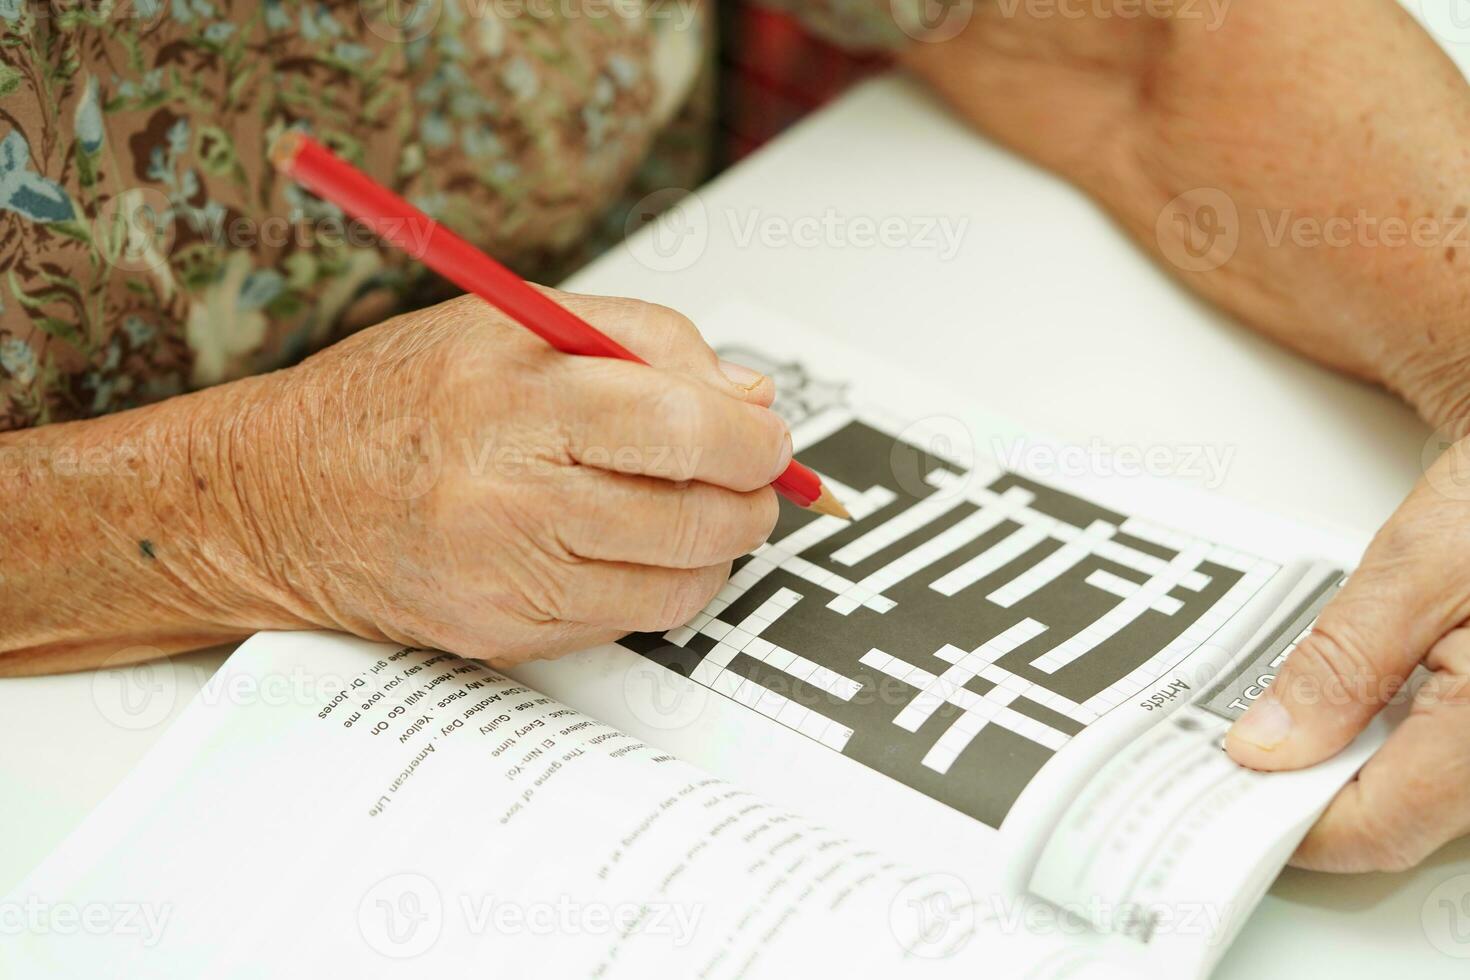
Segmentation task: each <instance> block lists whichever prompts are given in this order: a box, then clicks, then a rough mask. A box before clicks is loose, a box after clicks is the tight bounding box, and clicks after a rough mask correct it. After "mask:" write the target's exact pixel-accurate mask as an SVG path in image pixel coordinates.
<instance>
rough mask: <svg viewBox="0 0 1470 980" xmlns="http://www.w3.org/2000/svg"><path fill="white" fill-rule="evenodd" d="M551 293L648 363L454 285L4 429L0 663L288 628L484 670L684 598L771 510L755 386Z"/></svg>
mask: <svg viewBox="0 0 1470 980" xmlns="http://www.w3.org/2000/svg"><path fill="white" fill-rule="evenodd" d="M559 298H560V300H561V301H562V302H563V303H565V304H566V305H568V306H570V307H571V308H572V309H573V310H575V311H576V312H578V313H579V314H581V315H582V316H583V317H584V318H586V319H587V320H589V321H590V322H592V323H593V324H595V325H596V326H598V327H600V328H601V329H603V330H604V331H606V332H607V333H609V334H610V335H612V336H614V337H615V338H617V339H618V340H619V341H620V342H622V343H623V344H624V345H625V346H627V347H628V348H629V349H631V350H633V351H634V352H635V353H638V354H639V355H641V356H642V357H643V358H645V359H646V360H647V361H648V362H649V363H650V364H651V365H653V366H647V365H642V364H635V363H629V362H624V361H613V360H606V359H600V358H587V357H571V356H567V355H564V354H560V353H558V352H556V351H554V350H552V349H551V348H550V347H548V346H547V345H546V344H545V343H544V342H543V341H541V340H540V339H539V338H537V337H535V336H533V335H532V334H530V333H528V332H527V331H525V330H524V329H522V328H520V327H518V326H516V325H514V324H512V323H511V322H510V321H508V320H507V319H506V318H504V317H502V316H501V315H500V314H498V313H496V312H495V311H494V310H492V309H491V308H490V307H488V306H486V305H485V304H484V303H482V302H480V301H479V300H476V299H472V298H463V299H457V300H453V301H451V302H448V303H444V304H442V305H440V306H437V307H433V308H430V309H426V310H422V311H419V312H416V313H410V314H406V315H404V316H401V317H398V318H397V319H394V320H391V321H388V322H386V323H383V324H380V325H379V326H376V327H373V328H371V329H368V330H365V331H363V332H362V333H359V334H357V335H355V336H353V337H351V338H349V339H347V340H345V341H343V342H342V343H339V344H337V345H335V346H333V347H331V348H329V349H327V350H325V351H323V352H322V353H320V354H318V355H316V356H315V357H312V358H311V359H309V360H307V361H305V362H303V363H302V364H300V365H299V366H297V367H294V368H290V369H288V370H284V371H279V372H276V373H274V374H268V375H263V376H260V377H254V378H247V379H244V380H241V381H237V382H234V383H231V384H227V385H221V386H219V387H217V388H212V389H208V390H206V391H201V392H198V393H197V394H193V395H189V396H185V397H181V398H172V399H168V400H167V401H164V402H160V403H158V404H156V405H152V406H149V407H147V408H143V409H138V410H135V411H132V412H122V413H119V414H116V415H112V416H107V417H104V418H99V419H94V420H91V421H87V422H76V423H69V424H64V425H51V426H42V427H39V428H36V429H31V430H24V431H19V432H12V433H5V434H0V497H3V499H5V500H6V501H7V507H10V508H11V512H10V513H9V514H8V515H7V521H8V524H9V526H10V527H12V528H13V529H14V530H15V531H16V533H14V534H11V535H9V536H8V538H7V540H6V541H4V542H0V581H3V582H4V584H5V585H6V588H3V589H0V655H3V656H0V672H4V673H29V672H37V671H45V670H56V669H67V668H78V667H87V666H95V665H97V664H98V663H111V664H116V663H120V662H124V661H131V660H141V659H147V658H149V657H156V656H161V655H164V654H168V653H173V652H175V651H181V650H189V649H195V648H198V647H200V646H206V645H208V644H210V643H217V642H221V641H226V640H231V639H238V638H240V637H242V636H245V635H248V634H249V633H250V632H253V631H255V630H258V629H291V628H303V627H326V628H334V629H341V630H346V631H348V632H352V633H356V634H358V635H360V636H365V637H369V638H374V639H384V638H386V639H391V640H394V641H398V642H403V643H413V644H422V645H427V646H434V647H440V648H444V649H447V650H451V651H454V652H456V653H461V654H465V655H468V656H475V657H482V658H485V659H488V660H490V661H492V662H495V663H497V664H507V663H511V662H514V661H517V660H520V659H524V658H527V657H531V656H540V655H551V654H555V653H559V652H565V651H569V650H573V649H578V648H581V647H585V646H589V645H592V644H594V643H597V642H600V641H605V640H608V639H611V638H613V637H616V636H618V635H621V634H623V633H626V632H629V631H632V630H658V629H665V628H669V627H673V626H676V625H678V624H680V623H682V622H684V621H686V620H687V619H689V618H690V617H692V616H693V615H694V614H695V613H696V612H697V611H698V610H699V609H700V608H701V607H702V606H704V605H705V604H706V603H707V602H708V601H709V600H710V599H711V598H713V596H714V595H715V593H716V592H717V591H718V590H719V588H720V587H721V585H722V584H723V583H724V581H725V578H726V576H727V574H728V572H729V569H730V562H731V560H732V559H734V558H736V557H738V556H739V555H742V554H744V553H746V552H748V551H750V550H752V549H753V548H755V547H757V546H758V545H759V544H760V543H761V542H762V541H763V540H765V538H766V536H767V535H768V534H769V533H770V532H771V529H772V528H773V527H774V525H775V521H776V517H777V511H778V508H777V502H776V496H775V493H774V491H773V490H771V489H770V487H769V484H770V483H771V481H772V480H774V479H775V478H776V477H777V476H778V475H779V474H780V473H781V472H782V470H783V469H785V467H786V465H787V463H788V462H789V460H790V458H791V451H792V447H791V437H790V434H789V433H788V431H787V428H786V426H785V424H784V423H783V422H782V421H781V420H780V418H778V417H777V416H776V415H775V413H773V412H772V411H771V410H770V408H769V405H770V403H771V400H772V399H773V397H774V395H775V392H774V388H773V385H772V383H771V381H770V380H769V379H766V378H763V377H761V376H760V375H758V374H756V373H754V372H751V371H748V370H744V369H741V368H739V367H737V366H734V365H727V364H721V363H720V362H719V361H718V360H717V358H716V356H715V354H714V352H713V351H712V350H711V349H710V348H709V346H708V345H706V344H705V342H704V341H703V340H702V339H701V338H700V336H699V333H698V332H697V331H696V330H695V328H694V326H693V325H692V324H691V323H690V322H689V321H688V320H687V319H685V318H684V317H682V316H680V315H679V314H677V313H675V312H673V311H672V310H668V309H664V308H662V307H658V306H652V305H649V304H646V303H640V302H637V301H634V300H623V299H599V298H593V297H580V296H572V295H561V296H560V297H559ZM79 461H80V462H79ZM22 532H23V533H22Z"/></svg>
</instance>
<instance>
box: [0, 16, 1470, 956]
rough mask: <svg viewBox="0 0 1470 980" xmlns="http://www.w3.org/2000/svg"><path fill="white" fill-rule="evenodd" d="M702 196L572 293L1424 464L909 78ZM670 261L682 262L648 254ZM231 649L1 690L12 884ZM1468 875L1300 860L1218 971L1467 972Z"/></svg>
mask: <svg viewBox="0 0 1470 980" xmlns="http://www.w3.org/2000/svg"><path fill="white" fill-rule="evenodd" d="M1426 2H1428V3H1438V2H1439V0H1426ZM1445 2H1450V0H1445ZM1465 40H1466V41H1467V42H1470V31H1467V32H1466V38H1465ZM1455 53H1456V54H1457V55H1459V56H1463V55H1465V54H1467V53H1470V45H1467V46H1466V47H1462V48H1460V49H1457V50H1456V51H1455ZM1466 62H1470V58H1464V59H1463V60H1462V64H1463V63H1466ZM699 200H700V203H701V204H702V205H703V208H704V211H705V214H706V221H705V222H704V224H703V226H702V228H701V227H694V228H693V230H694V231H695V232H696V233H697V236H696V237H695V238H694V239H690V240H691V241H694V242H696V245H695V246H690V249H691V250H690V251H685V252H677V253H676V255H675V257H674V258H673V259H657V260H656V261H649V260H647V259H646V256H644V257H640V253H639V252H638V251H637V250H636V249H632V248H619V249H617V250H615V251H614V252H613V253H611V254H610V255H608V256H606V257H604V258H603V259H602V260H600V261H599V262H598V263H597V264H595V265H594V266H593V267H591V268H590V269H588V270H586V271H585V272H583V273H582V274H580V275H579V276H578V277H576V279H575V280H574V281H573V282H572V283H571V284H569V285H570V286H571V287H572V288H575V289H578V290H580V291H586V292H603V293H611V294H621V295H631V296H637V297H640V298H643V299H648V300H653V301H657V302H661V303H665V304H667V305H670V306H673V307H676V308H681V309H685V310H687V311H690V312H697V311H699V310H702V309H703V310H708V309H711V308H713V306H715V305H718V304H719V303H720V302H722V301H725V300H729V299H754V300H755V301H756V302H758V303H759V304H761V305H764V306H766V307H769V308H774V309H779V310H782V311H784V312H786V313H789V314H791V315H793V316H795V317H797V318H799V319H802V320H804V321H807V322H809V323H811V324H812V325H814V326H816V327H818V328H822V329H826V330H829V331H831V332H832V334H833V335H834V337H840V338H841V339H842V340H844V341H845V342H847V343H850V344H857V345H862V346H864V347H867V348H869V349H872V350H875V351H880V352H882V353H883V354H884V355H885V356H888V357H891V358H892V359H893V361H894V363H896V364H901V365H902V366H904V367H906V368H908V369H910V370H912V371H917V372H927V374H929V375H930V376H933V377H935V378H938V379H942V380H944V381H946V382H949V383H952V384H957V385H960V386H964V387H966V388H968V389H970V390H972V391H973V392H974V393H975V396H976V397H977V399H978V400H979V401H980V402H982V403H983V404H984V405H986V406H987V407H989V408H990V409H992V410H993V411H995V412H997V413H999V414H1003V415H1006V416H1008V417H1010V418H1012V419H1014V420H1016V421H1018V422H1020V423H1022V424H1024V425H1026V426H1028V427H1030V428H1033V429H1035V430H1037V431H1040V432H1045V433H1048V434H1050V435H1053V436H1056V437H1060V438H1065V439H1070V440H1073V441H1078V442H1082V443H1087V442H1088V441H1090V440H1092V439H1094V438H1099V439H1102V440H1105V441H1106V442H1108V443H1110V444H1112V445H1115V446H1117V445H1133V446H1138V447H1141V448H1145V449H1146V448H1148V447H1151V446H1158V445H1168V446H1210V447H1214V448H1215V449H1216V451H1217V452H1223V451H1228V452H1232V453H1233V456H1232V457H1231V463H1230V466H1229V467H1228V469H1227V471H1226V474H1225V479H1224V481H1223V483H1222V484H1221V486H1220V487H1219V492H1221V493H1225V494H1228V495H1231V496H1233V497H1236V498H1238V499H1241V500H1245V501H1248V502H1251V503H1253V504H1255V505H1258V506H1263V507H1267V508H1270V509H1273V510H1275V511H1277V512H1280V513H1284V514H1287V515H1291V516H1294V517H1299V518H1302V519H1305V520H1309V521H1315V522H1318V523H1325V524H1331V525H1334V526H1340V527H1344V528H1349V529H1357V530H1362V531H1366V530H1371V529H1372V528H1373V527H1376V526H1377V525H1378V524H1379V523H1381V522H1382V520H1383V519H1384V518H1385V517H1386V516H1387V515H1388V514H1389V513H1390V511H1391V510H1392V509H1393V507H1394V506H1395V505H1396V503H1397V502H1398V500H1399V499H1400V498H1401V497H1402V496H1403V494H1404V493H1405V492H1406V491H1407V490H1408V488H1409V487H1410V486H1411V485H1412V483H1413V481H1414V480H1415V478H1416V477H1417V476H1418V474H1419V472H1420V462H1419V461H1420V456H1421V450H1422V447H1423V445H1424V442H1425V439H1426V436H1427V431H1426V430H1425V428H1424V427H1423V426H1422V425H1421V424H1420V423H1418V422H1417V421H1416V420H1415V419H1414V418H1413V416H1412V415H1411V414H1410V413H1409V412H1407V411H1406V410H1404V409H1403V408H1402V407H1400V406H1399V405H1398V404H1397V403H1395V402H1394V401H1393V400H1391V399H1390V398H1388V397H1387V396H1385V395H1383V394H1381V393H1379V392H1377V391H1374V390H1372V389H1369V388H1367V387H1364V386H1362V385H1359V384H1356V383H1353V382H1350V381H1347V380H1344V379H1342V378H1339V377H1337V376H1335V375H1333V374H1331V373H1329V372H1327V371H1324V370H1322V369H1319V368H1317V367H1315V366H1313V365H1311V364H1309V363H1306V362H1304V361H1302V360H1300V359H1298V358H1296V357H1293V356H1292V355H1290V354H1287V353H1285V352H1283V351H1281V350H1279V349H1277V348H1275V347H1273V346H1271V345H1270V344H1268V343H1266V342H1264V341H1262V340H1260V339H1258V338H1257V337H1255V336H1254V335H1252V334H1251V333H1249V332H1247V331H1246V330H1244V329H1243V328H1241V327H1238V326H1236V325H1235V324H1233V323H1231V322H1229V321H1228V320H1226V319H1224V318H1223V317H1221V316H1219V315H1217V314H1215V313H1214V312H1212V311H1211V310H1209V309H1208V308H1205V307H1204V306H1202V305H1201V304H1200V303H1198V302H1196V301H1195V300H1194V299H1193V298H1192V297H1191V296H1190V295H1188V294H1187V293H1185V292H1184V291H1183V290H1182V289H1180V288H1179V287H1177V286H1175V285H1174V284H1173V283H1172V282H1171V281H1170V280H1168V279H1167V278H1166V277H1165V276H1164V275H1162V274H1161V273H1160V272H1159V271H1157V270H1156V269H1155V268H1154V267H1153V266H1152V265H1150V264H1149V262H1148V261H1147V260H1145V259H1144V258H1143V257H1142V256H1141V254H1140V253H1139V252H1137V251H1136V250H1135V249H1133V248H1132V247H1131V246H1130V245H1129V244H1128V243H1127V242H1126V240H1125V239H1124V237H1123V236H1122V234H1121V233H1120V232H1119V231H1118V230H1117V229H1116V228H1115V227H1114V226H1113V225H1111V224H1110V223H1109V222H1108V220H1106V218H1105V217H1104V216H1102V215H1101V214H1100V212H1099V211H1098V210H1097V209H1096V208H1094V207H1093V206H1092V205H1091V204H1090V203H1089V202H1087V201H1086V200H1085V199H1084V198H1082V197H1081V196H1080V195H1078V194H1077V193H1075V192H1074V191H1072V190H1071V189H1070V188H1068V187H1067V186H1065V185H1063V184H1061V183H1059V182H1058V181H1056V180H1055V179H1053V178H1051V177H1049V176H1047V175H1045V174H1043V173H1040V172H1038V171H1037V170H1035V169H1034V168H1032V167H1030V166H1028V165H1026V164H1024V163H1023V162H1021V161H1018V160H1017V159H1015V158H1014V157H1012V156H1010V155H1009V154H1007V153H1005V152H1004V151H1001V150H999V149H997V148H995V147H994V146H991V145H989V144H987V143H986V142H985V141H983V140H981V139H980V138H978V137H976V136H974V135H973V134H972V133H970V132H969V131H967V130H966V129H964V128H963V127H962V126H960V125H959V124H958V123H957V122H955V121H954V120H953V119H951V118H950V117H949V116H948V115H947V114H946V113H945V112H944V111H943V110H942V109H941V108H940V107H938V106H937V105H936V104H934V103H933V102H932V101H930V100H929V99H928V98H927V96H926V95H925V94H924V93H923V92H922V91H920V90H919V89H918V88H917V87H915V86H913V85H911V84H909V83H906V82H904V81H902V80H899V79H885V80H881V81H879V82H876V83H873V84H870V85H867V86H864V87H863V88H861V89H859V90H858V91H856V92H854V93H853V94H851V95H849V96H848V97H847V98H845V99H844V100H843V101H841V102H840V103H839V104H837V105H836V106H834V107H833V108H831V109H829V110H828V111H826V112H824V113H822V114H820V115H818V116H817V117H815V118H813V119H812V120H809V121H808V122H806V123H805V124H803V125H802V126H800V127H798V128H797V129H796V130H794V131H793V132H791V133H790V134H788V135H787V136H786V137H784V138H783V139H781V140H780V141H778V142H777V143H776V144H774V145H772V146H771V147H769V148H768V149H766V150H765V151H763V152H762V153H760V154H758V155H757V156H756V157H754V158H753V159H751V160H749V161H747V162H746V163H745V164H743V165H742V166H740V167H738V168H736V169H734V170H733V171H731V172H730V173H728V174H726V175H725V176H724V177H722V178H721V179H720V180H718V181H716V182H715V183H713V184H712V185H710V186H709V187H707V188H704V189H702V190H701V191H700V192H699ZM914 216H925V217H941V216H944V217H948V218H949V219H950V220H951V221H967V222H968V224H967V226H966V227H965V232H964V234H963V236H962V238H961V243H960V247H959V250H958V252H957V253H956V254H954V255H952V256H949V257H947V258H946V257H944V256H942V255H941V254H940V253H939V251H938V250H934V249H925V248H916V247H896V248H895V247H883V246H881V245H873V246H869V245H865V244H862V243H859V242H854V241H851V240H847V241H845V242H843V241H829V242H826V243H825V244H823V245H821V246H820V247H808V246H805V245H797V244H791V245H787V246H784V247H783V246H779V245H778V246H774V247H773V246H771V245H770V244H767V245H758V244H754V243H750V242H748V241H746V240H744V239H743V238H742V237H741V233H742V232H743V231H744V230H745V229H746V228H747V227H748V226H749V223H750V222H751V221H752V220H756V221H758V222H761V223H762V224H763V226H765V227H772V228H781V227H787V228H801V227H808V226H809V225H810V222H805V223H804V222H803V221H802V220H801V219H817V220H818V221H822V222H825V223H826V224H827V225H828V226H829V227H839V228H844V229H847V230H849V231H851V230H854V229H856V228H857V227H858V226H857V225H855V224H854V222H860V221H861V220H863V219H878V220H881V219H884V218H888V217H898V218H906V217H907V218H908V219H910V220H911V219H912V218H913V217H914ZM907 227H908V228H909V229H910V230H912V231H917V230H919V226H918V225H917V224H913V223H910V224H909V225H908V226H907ZM698 236H706V237H703V238H702V239H701V238H700V237H698ZM701 240H702V241H703V242H704V244H703V247H702V248H699V247H697V244H698V242H699V241H701ZM696 253H697V254H696ZM670 263H672V264H675V265H680V266H683V268H680V269H678V270H676V271H669V270H660V269H655V268H652V267H651V266H652V265H659V264H670ZM222 656H223V654H222V653H220V652H218V651H216V652H212V653H202V654H195V655H192V656H189V657H181V658H176V659H175V660H174V661H173V662H172V663H170V664H165V665H162V666H157V667H155V668H153V669H151V670H150V671H146V672H142V673H138V672H133V673H125V672H117V671H103V672H94V673H83V674H75V675H69V676H62V677H44V678H31V679H22V680H7V681H0V718H3V719H4V732H5V735H6V738H5V739H4V741H3V743H0V787H3V788H4V796H3V801H4V805H3V806H0V840H3V841H4V846H0V893H3V892H5V891H6V890H8V889H9V888H10V887H11V886H13V885H14V884H15V883H17V882H18V881H19V879H20V878H21V877H22V876H23V875H24V874H25V872H26V871H28V870H29V869H30V867H32V866H33V865H34V864H35V863H36V862H38V861H39V860H40V859H41V858H42V857H43V856H44V855H45V854H46V853H47V851H49V850H50V849H51V848H52V847H54V846H55V845H56V844H57V843H59V842H60V840H61V839H62V838H63V837H64V836H65V835H66V834H67V833H68V832H69V831H70V830H71V829H72V828H73V827H75V826H76V825H77V824H78V823H79V822H80V821H81V820H82V819H83V817H85V815H86V814H87V812H88V811H89V809H90V808H91V807H93V806H94V805H95V804H96V803H97V802H98V801H99V800H100V799H101V798H102V797H103V796H105V795H106V794H107V792H108V791H109V790H110V789H111V788H112V787H113V786H115V785H116V784H117V783H118V782H119V781H120V780H121V779H122V778H123V777H124V776H125V775H126V774H127V773H128V771H129V770H130V769H131V768H132V767H133V766H134V765H135V764H136V762H137V761H138V759H139V758H141V756H142V755H143V753H144V752H145V751H147V749H148V747H149V746H150V745H152V744H153V742H154V741H156V740H157V739H158V738H159V737H160V736H161V735H162V734H163V733H164V731H165V730H166V729H167V726H168V722H169V721H170V720H171V719H172V718H173V717H175V716H176V715H177V713H178V712H179V710H181V709H182V707H183V706H184V704H185V703H187V701H188V699H189V698H190V697H191V696H192V695H193V693H194V691H195V690H197V688H198V687H199V685H200V684H202V683H203V681H204V680H205V679H206V678H207V677H208V676H209V674H210V673H211V672H212V671H213V670H214V668H215V667H217V666H218V664H219V663H220V661H221V659H222ZM1457 876H1470V841H1461V842H1460V843H1458V844H1455V845H1452V846H1451V847H1449V848H1447V849H1445V850H1444V851H1442V852H1441V853H1440V854H1438V855H1436V856H1435V857H1434V858H1433V859H1432V860H1431V861H1429V862H1428V863H1427V864H1426V865H1424V866H1423V867H1421V868H1419V869H1417V870H1416V871H1414V872H1411V873H1408V874H1402V875H1393V876H1390V875H1365V876H1357V877H1335V876H1326V875H1316V874H1308V873H1304V872H1297V871H1288V872H1286V873H1285V874H1284V875H1283V876H1282V878H1281V879H1280V880H1279V881H1278V882H1277V883H1276V885H1275V887H1274V888H1273V889H1272V890H1271V893H1270V895H1269V896H1268V897H1267V899H1266V900H1265V903H1264V904H1263V905H1262V907H1261V909H1260V911H1259V912H1258V913H1257V914H1256V915H1255V917H1254V919H1253V920H1252V922H1251V923H1250V925H1249V926H1248V927H1247V929H1246V931H1245V933H1244V934H1243V935H1242V937H1241V938H1240V940H1239V941H1238V943H1237V944H1236V945H1235V946H1234V947H1233V948H1232V949H1231V951H1230V952H1229V953H1228V954H1227V958H1226V960H1225V961H1224V963H1223V965H1222V967H1221V969H1220V971H1219V976H1222V977H1268V976H1280V975H1283V974H1285V973H1286V972H1287V971H1288V970H1291V971H1292V972H1295V970H1296V969H1298V968H1299V967H1300V966H1302V965H1308V964H1310V965H1311V966H1313V967H1315V968H1316V970H1317V971H1319V975H1322V976H1328V977H1340V978H1341V977H1365V978H1366V977H1382V976H1387V975H1390V974H1391V973H1396V974H1397V975H1401V976H1412V977H1415V978H1421V977H1423V978H1430V977H1457V978H1463V977H1464V976H1466V975H1467V974H1466V971H1467V969H1470V960H1467V959H1463V958H1455V957H1453V956H1451V955H1449V953H1447V952H1446V951H1445V950H1444V949H1441V948H1439V947H1443V946H1445V945H1446V942H1445V938H1444V936H1445V928H1444V923H1443V916H1444V915H1445V914H1447V913H1446V912H1445V910H1444V909H1442V908H1441V907H1440V905H1439V899H1440V898H1443V897H1445V896H1446V895H1448V896H1449V897H1451V898H1454V899H1457V900H1458V899H1459V898H1460V897H1461V896H1463V895H1466V894H1470V877H1466V878H1463V879H1459V878H1458V877H1457ZM1452 879H1455V880H1452ZM1446 882H1449V884H1444V883H1446ZM1437 886H1442V887H1440V890H1439V891H1438V892H1434V889H1435V888H1436V887H1437ZM1431 892H1434V894H1431ZM1467 907H1470V906H1467ZM1436 917H1438V918H1436ZM1426 922H1427V923H1428V925H1427V926H1426ZM1460 925H1461V927H1462V928H1463V929H1465V930H1466V931H1465V932H1464V933H1463V934H1462V935H1463V936H1464V941H1463V942H1461V943H1460V944H1459V945H1458V946H1453V945H1451V946H1450V947H1449V951H1450V952H1455V953H1459V954H1460V955H1461V956H1470V916H1467V917H1462V919H1461V921H1460ZM1430 933H1433V934H1434V935H1435V936H1436V938H1438V939H1439V940H1440V943H1439V947H1437V946H1436V945H1435V943H1433V942H1431V940H1430Z"/></svg>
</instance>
